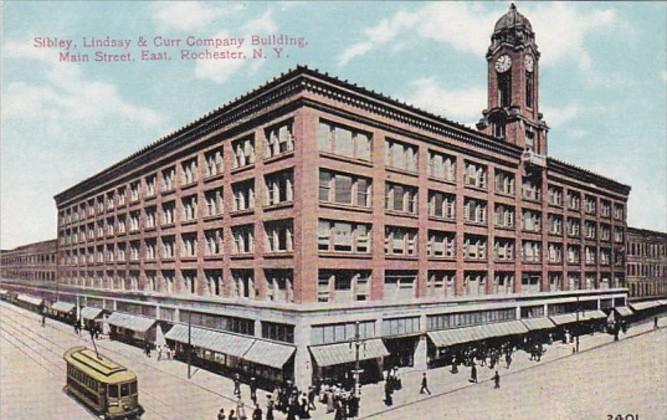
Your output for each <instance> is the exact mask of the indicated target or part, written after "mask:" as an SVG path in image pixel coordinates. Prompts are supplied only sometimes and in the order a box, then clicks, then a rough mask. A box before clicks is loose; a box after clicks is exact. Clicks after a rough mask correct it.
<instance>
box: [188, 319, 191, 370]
mask: <svg viewBox="0 0 667 420" xmlns="http://www.w3.org/2000/svg"><path fill="white" fill-rule="evenodd" d="M191 365H192V311H188V379H190V366H191Z"/></svg>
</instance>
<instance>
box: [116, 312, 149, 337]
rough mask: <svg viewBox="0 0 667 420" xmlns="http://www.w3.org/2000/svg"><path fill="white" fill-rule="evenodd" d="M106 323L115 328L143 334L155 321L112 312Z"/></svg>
mask: <svg viewBox="0 0 667 420" xmlns="http://www.w3.org/2000/svg"><path fill="white" fill-rule="evenodd" d="M107 322H108V323H109V324H110V325H113V326H116V327H120V328H125V329H128V330H132V331H136V332H138V333H145V332H146V331H148V329H149V328H151V327H152V326H153V325H154V324H155V322H156V321H155V320H154V319H152V318H145V317H143V316H136V315H130V314H124V313H120V312H114V313H112V314H111V315H110V316H109V318H108V319H107Z"/></svg>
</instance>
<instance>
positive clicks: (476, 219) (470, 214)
mask: <svg viewBox="0 0 667 420" xmlns="http://www.w3.org/2000/svg"><path fill="white" fill-rule="evenodd" d="M486 216H487V210H486V201H482V200H475V199H472V198H465V199H464V200H463V220H465V221H466V222H467V223H478V224H484V223H486Z"/></svg>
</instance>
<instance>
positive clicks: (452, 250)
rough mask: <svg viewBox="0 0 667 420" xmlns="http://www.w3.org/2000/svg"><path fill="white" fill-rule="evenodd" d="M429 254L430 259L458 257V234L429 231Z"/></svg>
mask: <svg viewBox="0 0 667 420" xmlns="http://www.w3.org/2000/svg"><path fill="white" fill-rule="evenodd" d="M427 253H428V256H429V257H442V258H454V257H455V256H456V234H455V233H454V232H441V231H438V230H429V231H428V246H427Z"/></svg>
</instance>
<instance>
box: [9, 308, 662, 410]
mask: <svg viewBox="0 0 667 420" xmlns="http://www.w3.org/2000/svg"><path fill="white" fill-rule="evenodd" d="M39 322H40V317H39V316H38V315H37V314H34V313H31V312H28V311H26V310H23V309H21V308H18V307H16V306H13V305H10V304H8V303H6V302H0V349H1V351H0V353H1V355H2V357H1V358H0V372H1V375H0V378H1V380H2V382H1V383H0V385H1V387H2V388H1V391H2V392H0V418H39V417H44V413H48V416H47V417H46V418H49V419H51V418H53V419H61V418H62V419H79V418H90V417H91V414H90V413H88V412H87V411H86V410H85V409H83V408H82V407H81V406H80V405H79V404H78V403H77V402H75V401H74V400H72V399H70V398H69V397H68V396H66V395H65V394H64V393H63V392H62V389H61V388H62V385H63V384H64V380H65V375H64V367H65V363H64V361H63V359H62V354H63V352H64V350H66V349H67V348H69V347H71V346H74V345H78V344H81V343H82V342H84V343H86V344H88V345H90V340H89V338H88V335H87V334H82V335H81V336H77V335H75V334H74V333H73V329H72V327H70V326H68V325H65V324H62V323H60V322H57V321H54V320H50V319H48V320H47V326H46V327H44V328H43V327H41V326H39ZM660 322H661V326H663V327H667V318H661V320H660ZM651 330H652V323H645V324H641V325H638V326H633V327H632V328H631V329H630V330H629V333H628V335H627V336H621V341H620V342H618V343H613V337H611V336H609V335H606V334H596V335H593V336H590V335H589V336H584V337H582V339H581V352H580V353H579V354H576V355H572V345H570V344H561V343H555V344H554V345H552V346H548V347H547V353H546V354H545V355H544V357H543V358H542V361H541V362H534V361H530V360H528V355H527V354H525V353H523V352H518V353H516V354H515V357H514V361H513V363H512V366H511V369H509V370H508V369H505V368H504V366H503V367H502V368H501V369H500V374H501V376H502V388H501V390H493V389H492V386H491V385H490V383H489V382H488V379H490V378H491V376H492V374H493V371H491V370H490V369H488V368H480V369H479V378H480V380H481V381H482V384H479V385H471V384H469V383H468V380H467V379H468V376H469V371H468V370H467V369H465V368H462V369H461V370H460V372H459V373H458V374H452V373H451V372H450V371H449V370H448V369H447V368H440V369H433V370H429V371H428V377H429V386H430V388H431V391H432V392H433V394H434V396H433V397H430V398H429V397H427V396H425V395H419V394H418V390H419V381H420V379H421V372H420V371H416V370H413V369H404V370H403V371H401V378H402V381H403V389H402V390H400V391H398V392H396V393H395V394H394V406H393V407H387V406H385V404H384V403H383V398H384V391H383V385H384V383H379V384H371V385H366V386H364V387H363V390H362V399H361V414H362V416H375V418H383V419H384V418H399V417H401V418H402V417H404V416H405V415H406V414H408V415H409V414H412V413H415V412H421V413H426V412H428V413H433V414H432V415H431V414H429V417H428V418H443V416H444V415H445V414H449V413H455V416H454V417H457V418H484V417H485V415H486V414H485V411H484V410H495V411H488V413H491V412H493V413H495V412H498V413H504V414H503V415H505V416H507V417H509V416H510V415H512V416H514V417H513V418H525V417H526V416H527V415H528V414H529V413H533V416H532V417H534V413H535V412H540V413H541V412H542V410H541V407H540V406H536V405H535V403H538V402H544V401H547V402H549V404H550V406H551V407H556V403H558V407H560V408H561V409H563V410H569V411H564V412H562V415H563V416H564V417H561V418H582V417H581V416H580V415H579V414H584V413H593V414H595V415H597V413H598V412H599V411H600V410H599V409H600V407H602V408H608V409H612V408H614V409H618V410H621V409H622V411H623V410H631V409H633V408H636V409H635V411H633V412H637V410H638V407H642V405H639V406H636V405H634V406H633V405H631V404H629V402H637V401H639V396H641V395H652V396H654V401H655V403H656V404H657V406H656V408H660V407H664V405H665V400H667V398H664V397H663V398H662V399H661V398H660V396H661V393H660V390H664V389H665V378H664V376H665V375H664V373H662V372H664V371H665V369H666V364H665V354H664V352H663V354H662V357H661V358H660V357H657V359H655V360H653V359H652V358H648V357H629V355H633V354H634V355H637V354H645V355H654V354H655V353H653V351H654V350H653V349H656V348H662V349H665V348H667V345H666V343H665V341H666V334H667V328H666V329H663V330H659V331H658V332H652V331H651ZM633 337H634V338H633ZM656 340H657V341H656ZM98 346H99V348H100V352H101V353H103V354H105V355H107V356H108V357H110V358H112V359H114V360H116V361H118V362H119V363H121V364H124V365H125V366H127V367H128V368H129V369H131V370H133V371H135V372H136V373H137V375H138V376H139V381H140V382H139V383H140V399H141V404H142V405H143V406H144V408H145V409H146V414H145V415H144V416H143V418H144V419H167V418H168V419H213V418H215V413H217V411H218V409H219V408H220V407H221V406H222V407H224V408H225V411H226V412H229V410H230V409H232V408H234V405H235V404H234V402H233V401H234V399H233V395H232V390H233V385H232V381H231V380H229V379H228V378H224V377H221V376H219V375H216V374H213V373H211V372H208V371H205V370H197V369H193V372H195V375H194V376H193V377H192V378H191V379H190V380H188V379H186V365H185V364H184V363H181V362H179V361H173V360H162V361H159V362H158V361H157V360H155V358H150V359H149V358H146V356H145V355H144V354H143V352H142V350H141V349H139V348H135V347H132V346H129V345H126V344H124V343H120V342H111V341H109V340H107V339H103V340H101V341H98ZM588 349H592V350H590V351H587V350H588ZM619 358H620V359H621V360H620V361H619ZM599 360H605V361H607V360H614V361H615V362H614V363H606V362H605V363H596V362H597V361H599ZM649 362H651V363H655V365H654V366H653V367H651V366H650V365H649ZM616 371H617V372H620V373H621V375H617V376H615V377H610V375H609V373H610V372H616ZM19 372H20V373H19ZM584 374H588V375H589V377H590V378H595V379H594V380H590V381H585V380H583V379H584V378H583V375H584ZM649 375H652V376H649ZM628 377H629V378H631V380H630V381H627V380H626V378H628ZM640 377H648V378H652V379H651V380H649V381H643V382H642V383H641V386H636V387H635V386H632V385H627V386H630V388H627V386H626V387H624V386H622V385H623V384H621V383H618V384H617V383H616V382H622V383H624V384H634V383H636V379H637V378H640ZM28 378H30V379H28ZM32 378H35V379H32ZM33 381H39V384H40V386H39V387H36V386H34V383H35V382H33ZM485 381H486V382H485ZM536 383H539V384H540V385H539V387H537V388H536V386H535V385H532V384H536ZM660 387H662V388H660ZM572 389H575V390H577V392H576V393H575V395H585V396H586V398H578V399H572V398H571V395H572V393H571V392H570V390H572ZM242 393H243V396H244V397H245V403H246V407H250V406H251V404H250V400H249V398H248V397H249V390H248V388H247V387H246V386H243V387H242ZM616 393H621V394H622V395H616ZM17 395H20V396H23V397H24V398H16V396H17ZM259 395H260V401H261V402H263V401H265V397H264V393H263V392H260V393H259ZM662 395H664V391H663V393H662ZM510 397H511V398H510ZM594 397H595V398H594ZM612 397H613V398H612ZM427 398H428V399H427ZM610 399H611V400H613V401H615V402H614V404H616V405H614V406H613V407H612V406H609V407H607V406H599V404H602V403H604V402H607V401H608V400H610ZM416 400H422V401H421V402H418V401H416ZM470 401H474V402H475V403H474V404H470ZM596 401H597V402H596ZM626 401H627V402H628V404H626V403H625V402H626ZM621 403H622V404H621ZM494 404H499V405H500V406H502V407H501V408H502V410H504V411H502V410H501V411H497V410H500V409H499V408H498V407H495V406H494ZM591 404H598V406H595V405H591ZM660 404H662V406H660ZM445 407H446V410H445ZM643 407H645V408H646V407H648V406H647V405H644V406H643ZM436 408H437V410H436ZM596 408H597V411H596ZM477 409H479V410H477ZM514 409H516V410H514ZM470 410H472V411H470ZM475 410H477V411H475ZM250 412H251V410H250V409H249V408H248V409H247V413H248V414H250ZM638 412H640V413H642V414H643V413H647V414H646V415H645V416H642V419H644V418H652V417H651V416H649V415H648V413H649V412H652V411H650V410H649V409H645V410H644V411H638ZM22 413H25V414H22ZM436 413H437V414H436ZM311 414H312V415H313V418H330V419H332V418H333V414H326V413H325V412H324V410H323V407H322V406H318V409H317V410H316V411H314V412H312V413H311ZM548 414H550V413H548ZM487 417H488V416H487ZM494 417H496V416H495V414H494ZM584 417H590V416H584ZM276 418H278V419H280V418H284V417H283V416H281V415H280V414H279V413H278V415H277V416H276ZM600 418H602V417H600Z"/></svg>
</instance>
